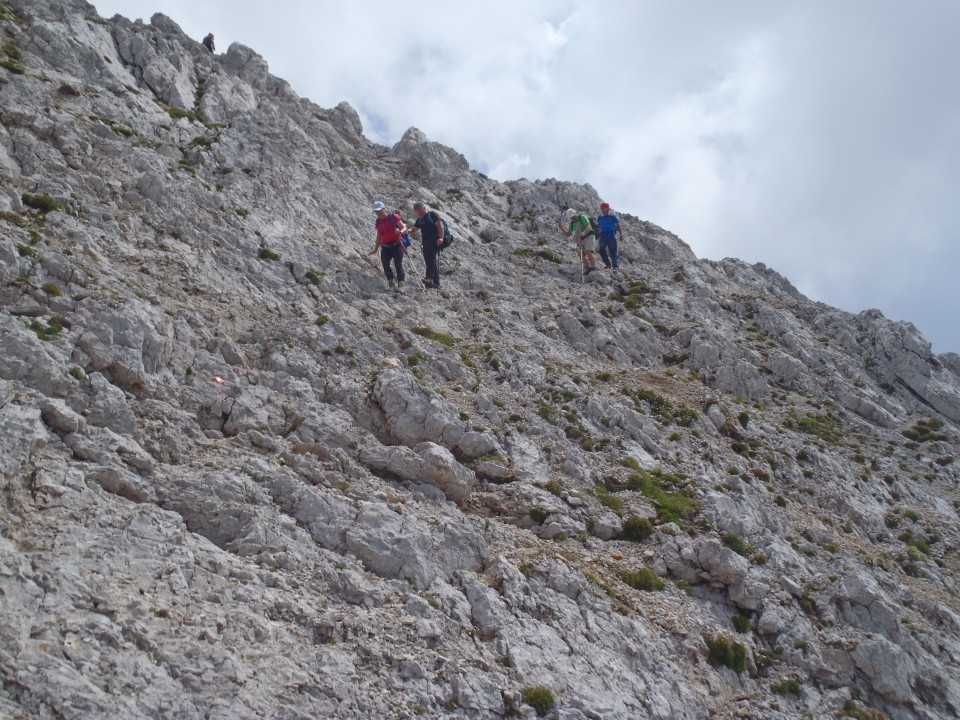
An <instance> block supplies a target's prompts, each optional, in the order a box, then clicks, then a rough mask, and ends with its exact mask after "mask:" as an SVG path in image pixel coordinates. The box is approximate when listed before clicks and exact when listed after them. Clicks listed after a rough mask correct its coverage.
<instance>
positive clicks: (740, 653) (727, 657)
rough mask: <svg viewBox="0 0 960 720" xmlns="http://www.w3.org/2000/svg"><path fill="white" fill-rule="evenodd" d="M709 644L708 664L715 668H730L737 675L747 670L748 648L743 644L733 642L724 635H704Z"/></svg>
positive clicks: (704, 639)
mask: <svg viewBox="0 0 960 720" xmlns="http://www.w3.org/2000/svg"><path fill="white" fill-rule="evenodd" d="M703 641H704V642H705V643H706V644H707V650H708V653H707V662H709V663H710V664H711V665H713V666H714V667H718V666H723V667H728V668H730V669H731V670H733V671H734V672H736V673H737V674H739V673H742V672H743V671H744V670H746V669H747V648H746V647H745V646H744V645H743V643H738V642H732V641H731V640H730V639H728V638H726V637H724V636H723V635H716V636H712V635H707V634H704V636H703Z"/></svg>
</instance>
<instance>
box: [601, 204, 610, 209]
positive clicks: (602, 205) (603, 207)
mask: <svg viewBox="0 0 960 720" xmlns="http://www.w3.org/2000/svg"><path fill="white" fill-rule="evenodd" d="M600 209H601V210H609V209H610V203H600Z"/></svg>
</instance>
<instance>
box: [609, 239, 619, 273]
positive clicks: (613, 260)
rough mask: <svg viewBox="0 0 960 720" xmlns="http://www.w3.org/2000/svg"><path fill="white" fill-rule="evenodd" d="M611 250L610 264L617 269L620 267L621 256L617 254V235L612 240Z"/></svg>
mask: <svg viewBox="0 0 960 720" xmlns="http://www.w3.org/2000/svg"><path fill="white" fill-rule="evenodd" d="M609 250H610V262H611V264H612V265H613V267H615V268H618V267H620V255H619V253H618V252H617V237H616V235H614V236H613V238H611V240H610V243H609Z"/></svg>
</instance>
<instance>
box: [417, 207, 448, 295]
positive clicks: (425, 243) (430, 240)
mask: <svg viewBox="0 0 960 720" xmlns="http://www.w3.org/2000/svg"><path fill="white" fill-rule="evenodd" d="M413 211H414V212H415V213H416V214H417V219H416V221H415V222H414V226H413V227H412V228H410V234H413V233H416V232H418V231H420V230H422V231H423V232H422V233H420V237H421V238H422V245H421V247H422V248H423V263H424V265H426V267H427V272H426V277H424V278H423V284H424V287H427V288H436V289H437V290H439V289H440V268H439V266H438V265H437V254H438V253H439V252H440V250H442V249H443V241H444V237H443V220H441V219H440V215H439V214H438V213H437V211H436V210H430V211H428V210H427V208H426V206H425V205H424V204H423V203H422V202H416V203H414V204H413Z"/></svg>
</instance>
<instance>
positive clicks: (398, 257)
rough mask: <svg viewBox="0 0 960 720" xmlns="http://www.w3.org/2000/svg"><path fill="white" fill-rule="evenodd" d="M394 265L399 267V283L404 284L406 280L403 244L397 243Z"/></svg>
mask: <svg viewBox="0 0 960 720" xmlns="http://www.w3.org/2000/svg"><path fill="white" fill-rule="evenodd" d="M393 264H394V265H396V266H397V282H398V283H402V282H403V281H404V280H405V279H406V275H404V274H403V243H397V248H396V250H394V252H393Z"/></svg>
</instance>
